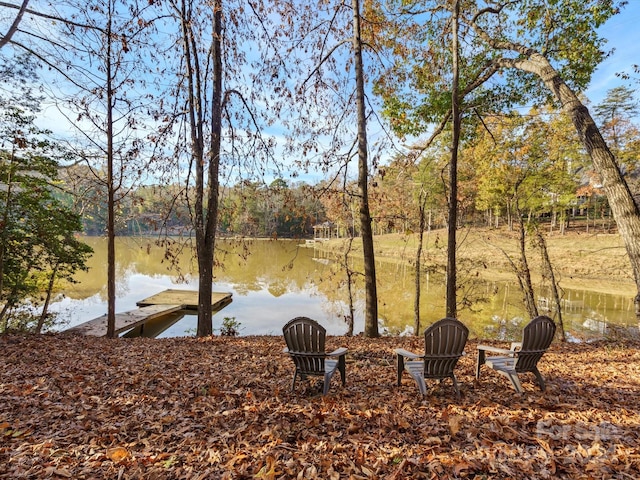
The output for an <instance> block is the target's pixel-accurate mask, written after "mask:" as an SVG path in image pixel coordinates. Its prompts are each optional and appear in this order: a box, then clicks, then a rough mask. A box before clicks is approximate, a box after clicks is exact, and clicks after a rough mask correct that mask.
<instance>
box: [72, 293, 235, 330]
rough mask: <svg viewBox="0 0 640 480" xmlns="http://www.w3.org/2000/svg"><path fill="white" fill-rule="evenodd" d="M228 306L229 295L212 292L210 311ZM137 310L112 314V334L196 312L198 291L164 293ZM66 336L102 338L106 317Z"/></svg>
mask: <svg viewBox="0 0 640 480" xmlns="http://www.w3.org/2000/svg"><path fill="white" fill-rule="evenodd" d="M229 303H231V294H230V293H220V292H213V293H212V294H211V308H212V309H213V311H214V312H218V311H220V310H222V309H223V308H224V307H226V306H227V305H229ZM136 305H138V307H139V308H137V309H136V310H131V311H128V312H123V313H116V329H115V331H116V335H120V334H122V333H124V332H127V331H129V330H132V329H134V328H138V327H142V328H144V327H143V326H144V324H145V323H147V322H149V321H151V320H155V319H158V318H160V317H163V316H169V315H170V314H172V313H175V312H178V311H180V310H191V311H194V310H195V311H197V310H198V292H197V291H195V290H173V289H169V290H165V291H164V292H160V293H157V294H156V295H152V296H151V297H149V298H145V299H144V300H140V301H139V302H137V303H136ZM66 332H68V333H77V334H80V335H90V336H94V337H104V336H106V334H107V316H106V315H102V316H101V317H98V318H94V319H93V320H89V321H88V322H84V323H82V324H80V325H76V326H75V327H72V328H70V329H68V330H66Z"/></svg>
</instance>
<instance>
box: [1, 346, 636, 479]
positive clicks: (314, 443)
mask: <svg viewBox="0 0 640 480" xmlns="http://www.w3.org/2000/svg"><path fill="white" fill-rule="evenodd" d="M328 343H329V345H328V348H333V347H338V346H345V347H348V348H349V353H348V356H347V384H346V386H344V387H343V386H342V385H341V384H340V382H339V379H338V378H334V379H333V382H332V385H331V389H330V391H329V394H328V395H327V396H326V397H323V396H322V395H320V394H319V384H318V383H317V382H299V383H298V384H297V385H296V388H295V391H294V392H291V391H290V387H291V385H290V382H291V378H292V374H293V364H292V362H291V360H290V359H288V358H287V357H286V356H285V355H284V354H282V353H281V352H282V348H283V347H284V341H283V339H282V338H281V337H209V338H204V339H196V338H172V339H145V338H135V339H123V338H120V339H114V340H109V339H104V338H89V337H74V336H71V335H65V334H51V335H29V336H21V335H1V336H0V352H1V353H0V478H2V479H18V478H19V479H23V478H24V479H41V478H53V479H63V478H72V479H182V478H184V479H227V478H228V479H316V478H317V479H330V480H333V479H454V478H482V479H493V478H495V479H507V478H508V479H534V478H536V479H538V478H541V479H546V478H570V479H596V478H598V479H602V478H606V479H613V478H615V479H634V478H640V342H637V341H633V340H617V341H616V340H610V341H608V342H607V343H592V344H562V343H559V342H554V344H553V345H552V347H551V349H550V350H549V351H548V352H547V353H546V354H545V356H544V357H543V358H542V360H541V361H540V369H541V372H542V375H543V376H544V377H545V379H546V381H547V390H546V392H541V391H540V390H539V389H538V388H537V386H536V385H535V384H534V382H533V381H532V379H533V376H532V375H530V374H526V375H523V387H524V390H525V393H523V394H521V395H520V394H516V393H515V392H514V390H513V389H512V387H511V386H510V384H509V382H508V381H507V380H506V379H505V378H504V377H502V376H500V375H498V374H496V373H495V372H493V371H491V370H488V369H487V370H483V372H482V376H481V378H480V380H476V379H475V376H474V371H475V352H476V346H477V342H476V340H470V341H469V343H468V344H467V347H466V352H467V355H466V356H464V357H463V358H462V359H461V360H460V362H459V364H458V367H457V370H456V372H457V376H458V380H459V382H460V385H461V391H462V396H461V398H460V399H457V398H456V396H455V393H454V390H453V388H452V385H451V383H450V382H449V381H448V380H447V381H445V382H443V383H441V384H438V383H433V384H431V387H432V388H431V389H430V390H429V391H428V393H427V395H426V396H425V397H424V398H422V397H421V396H420V395H419V394H418V389H417V388H416V386H415V384H414V383H413V382H412V380H411V379H410V378H409V376H408V375H406V374H405V375H404V377H403V380H402V385H401V387H397V386H396V367H395V358H394V353H393V352H394V349H395V348H399V347H401V348H405V349H408V350H411V351H415V352H419V351H420V350H421V348H424V345H423V339H416V338H410V337H383V338H379V339H365V338H361V337H353V338H346V337H330V338H329V339H328ZM483 343H486V342H483Z"/></svg>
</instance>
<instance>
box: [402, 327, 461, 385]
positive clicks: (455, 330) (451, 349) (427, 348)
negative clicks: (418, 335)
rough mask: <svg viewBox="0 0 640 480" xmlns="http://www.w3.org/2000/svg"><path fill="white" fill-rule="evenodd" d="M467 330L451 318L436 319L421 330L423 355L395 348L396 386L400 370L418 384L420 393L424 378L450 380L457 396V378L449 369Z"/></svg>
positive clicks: (459, 352) (457, 354)
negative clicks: (422, 332)
mask: <svg viewBox="0 0 640 480" xmlns="http://www.w3.org/2000/svg"><path fill="white" fill-rule="evenodd" d="M468 336H469V329H468V328H467V327H466V326H465V325H464V324H463V323H462V322H461V321H460V320H457V319H455V318H443V319H442V320H438V321H437V322H435V323H434V324H433V325H431V326H430V327H429V328H427V329H426V330H425V332H424V354H423V355H417V354H415V353H412V352H409V351H408V350H404V349H402V348H398V349H396V350H395V353H396V356H397V365H398V386H400V384H401V382H402V372H403V371H404V370H406V371H407V372H409V375H411V377H412V378H413V380H414V381H415V382H416V384H417V385H418V389H419V390H420V393H421V394H422V395H426V393H427V386H426V383H425V379H435V380H440V381H442V380H444V379H446V378H450V379H451V380H453V387H454V388H455V390H456V396H457V397H460V389H459V388H458V381H457V380H456V376H455V374H454V372H453V370H454V368H455V366H456V363H458V359H459V358H460V357H461V356H462V355H464V346H465V344H466V343H467V337H468Z"/></svg>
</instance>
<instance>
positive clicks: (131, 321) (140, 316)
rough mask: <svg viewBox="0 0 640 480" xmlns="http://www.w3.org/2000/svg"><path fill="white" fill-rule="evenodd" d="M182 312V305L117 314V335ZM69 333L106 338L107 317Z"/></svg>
mask: <svg viewBox="0 0 640 480" xmlns="http://www.w3.org/2000/svg"><path fill="white" fill-rule="evenodd" d="M179 310H182V305H150V306H146V307H142V308H138V309H136V310H131V311H129V312H123V313H117V314H116V335H119V334H121V333H123V332H126V331H127V330H130V329H132V328H135V327H137V326H140V325H142V324H144V323H145V322H147V321H149V320H152V319H154V318H158V317H161V316H163V315H167V314H169V313H173V312H177V311H179ZM67 332H69V333H79V334H81V335H90V336H94V337H104V336H105V335H106V334H107V316H106V315H103V316H101V317H98V318H94V319H93V320H89V321H88V322H85V323H82V324H80V325H77V326H75V327H73V328H70V329H68V330H67Z"/></svg>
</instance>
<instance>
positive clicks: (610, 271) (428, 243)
mask: <svg viewBox="0 0 640 480" xmlns="http://www.w3.org/2000/svg"><path fill="white" fill-rule="evenodd" d="M417 240H418V236H417V234H415V233H411V234H407V235H404V234H389V235H379V236H376V237H375V240H374V245H375V252H376V256H377V259H383V258H384V259H390V260H394V261H403V262H407V263H410V264H413V263H414V261H415V252H416V247H417ZM546 240H547V246H548V250H549V256H550V258H551V262H552V263H553V265H554V269H555V271H556V277H557V278H558V279H559V282H560V284H561V286H563V287H567V288H576V289H586V290H592V291H598V292H602V293H614V294H621V295H630V296H635V294H636V289H635V285H634V282H633V276H632V272H631V267H630V265H629V261H628V259H627V255H626V250H625V247H624V243H623V242H622V240H621V238H620V236H619V235H618V234H617V233H586V232H584V231H580V230H570V231H569V232H568V233H566V234H564V235H560V234H552V235H548V236H547V238H546ZM446 242H447V233H446V230H434V231H432V232H429V233H428V234H425V247H424V250H423V265H424V266H425V268H430V269H437V270H440V271H444V268H445V265H446ZM343 245H344V241H343V240H341V239H332V240H329V241H323V242H322V244H321V245H320V246H319V247H318V248H321V249H325V250H329V251H340V250H341V249H342V248H343ZM359 248H360V244H359V243H358V242H354V244H353V254H354V255H360V254H361V251H360V250H359ZM527 249H528V254H529V261H530V266H531V269H532V272H533V274H534V277H535V278H536V279H539V278H540V253H539V251H538V250H536V249H534V248H533V247H531V246H530V245H528V246H527ZM507 255H508V256H509V257H511V258H512V259H513V260H514V261H517V260H518V240H517V236H516V234H515V232H510V231H508V230H507V229H488V228H473V229H468V230H464V229H463V230H460V231H459V232H458V264H459V266H460V270H461V271H462V272H463V274H468V273H471V274H473V275H476V274H477V275H479V276H481V277H483V278H487V279H490V280H509V279H515V277H514V273H513V269H512V267H511V266H510V263H509V260H508V258H507Z"/></svg>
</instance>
